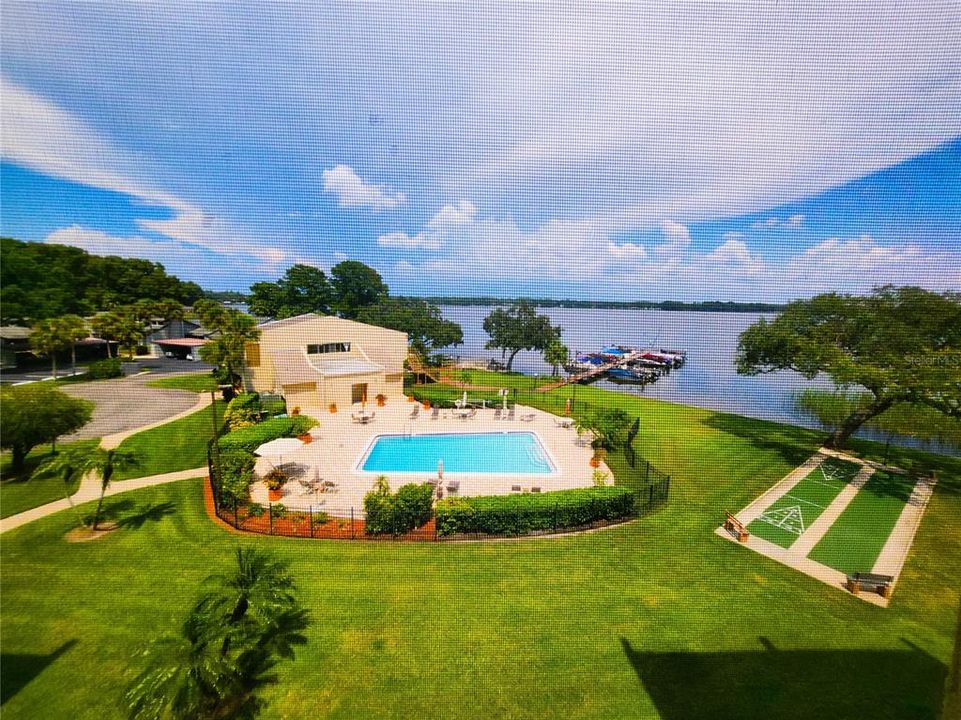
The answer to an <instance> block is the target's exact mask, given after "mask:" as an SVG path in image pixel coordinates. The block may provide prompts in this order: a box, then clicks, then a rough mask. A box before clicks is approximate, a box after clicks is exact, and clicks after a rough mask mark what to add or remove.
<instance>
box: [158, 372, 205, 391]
mask: <svg viewBox="0 0 961 720" xmlns="http://www.w3.org/2000/svg"><path fill="white" fill-rule="evenodd" d="M147 386H148V387H157V388H167V389H169V390H189V391H190V392H195V393H209V392H210V391H211V390H216V389H217V379H216V378H215V377H214V376H213V375H211V374H210V373H209V372H203V373H194V374H192V375H175V376H173V377H165V378H160V379H159V380H151V381H150V382H148V383H147Z"/></svg>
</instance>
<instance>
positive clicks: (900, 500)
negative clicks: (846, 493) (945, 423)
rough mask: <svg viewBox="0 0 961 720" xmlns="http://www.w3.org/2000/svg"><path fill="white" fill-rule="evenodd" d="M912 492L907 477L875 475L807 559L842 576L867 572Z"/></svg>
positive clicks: (890, 474) (891, 474) (881, 472)
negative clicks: (841, 573)
mask: <svg viewBox="0 0 961 720" xmlns="http://www.w3.org/2000/svg"><path fill="white" fill-rule="evenodd" d="M913 489H914V481H913V480H912V479H910V478H908V477H907V476H904V475H896V474H894V473H889V472H884V471H879V472H876V473H875V474H874V475H872V476H871V479H870V480H868V482H867V484H865V486H864V487H863V488H861V490H860V491H858V494H857V495H855V496H854V499H853V500H851V502H850V504H849V505H848V506H847V507H846V508H845V509H844V512H842V513H841V514H840V515H839V516H838V518H837V520H835V521H834V524H833V525H831V529H830V530H828V531H827V533H826V534H825V535H824V537H823V538H821V541H820V542H819V543H818V544H817V545H815V546H814V549H813V550H812V551H811V553H810V554H809V555H808V557H809V558H810V559H811V560H814V561H815V562H819V563H821V564H822V565H827V566H828V567H830V568H834V569H835V570H839V571H840V572H843V573H845V574H849V573H854V572H871V569H872V568H873V567H874V563H875V562H876V561H877V559H878V555H879V554H880V553H881V550H882V548H883V547H884V544H885V542H887V539H888V536H889V535H890V534H891V531H892V530H893V529H894V526H895V524H897V522H898V518H899V517H901V513H902V511H903V510H904V505H905V503H906V502H907V501H908V499H909V498H910V497H911V491H912V490H913Z"/></svg>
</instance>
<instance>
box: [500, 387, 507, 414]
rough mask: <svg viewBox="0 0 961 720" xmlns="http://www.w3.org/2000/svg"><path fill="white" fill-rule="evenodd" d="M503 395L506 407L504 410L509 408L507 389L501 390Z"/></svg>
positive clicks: (504, 406)
mask: <svg viewBox="0 0 961 720" xmlns="http://www.w3.org/2000/svg"><path fill="white" fill-rule="evenodd" d="M501 397H502V398H504V402H503V403H502V407H503V408H504V410H507V390H506V389H504V390H501Z"/></svg>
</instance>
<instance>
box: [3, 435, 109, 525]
mask: <svg viewBox="0 0 961 720" xmlns="http://www.w3.org/2000/svg"><path fill="white" fill-rule="evenodd" d="M99 443H100V440H99V439H94V440H78V441H77V442H73V443H63V444H60V445H58V447H57V449H58V450H63V449H65V448H69V447H89V448H90V449H93V448H95V447H97V445H98V444H99ZM50 457H52V456H51V454H50V446H49V445H42V446H40V447H35V448H34V449H33V450H31V451H30V453H29V454H28V455H27V458H26V461H25V463H24V467H23V470H22V471H21V472H18V473H13V472H12V471H11V470H10V453H7V452H5V453H3V455H2V456H0V517H10V516H11V515H16V514H17V513H21V512H23V511H24V510H30V509H31V508H35V507H38V506H40V505H46V504H47V503H48V502H53V501H54V500H60V499H61V498H63V496H64V491H63V483H62V482H61V481H60V480H59V479H58V478H39V477H32V476H33V473H34V471H35V470H36V469H37V466H38V465H39V464H40V463H42V462H43V461H44V460H46V459H47V458H50ZM79 485H80V481H79V480H77V481H76V482H74V483H71V485H70V492H71V493H73V492H75V491H76V489H77V487H78V486H79Z"/></svg>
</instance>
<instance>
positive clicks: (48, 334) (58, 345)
mask: <svg viewBox="0 0 961 720" xmlns="http://www.w3.org/2000/svg"><path fill="white" fill-rule="evenodd" d="M72 343H73V339H72V337H71V336H70V335H69V334H68V333H67V332H66V331H65V328H64V327H63V326H62V325H61V324H60V323H59V322H58V321H57V320H55V319H50V320H41V321H40V322H38V323H37V324H36V325H34V327H33V332H32V333H31V334H30V347H31V348H32V349H33V352H34V354H36V355H47V356H48V357H49V358H50V371H51V373H52V374H53V379H54V380H56V379H57V353H58V352H62V351H64V350H66V349H67V348H68V347H70V346H71V344H72Z"/></svg>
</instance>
